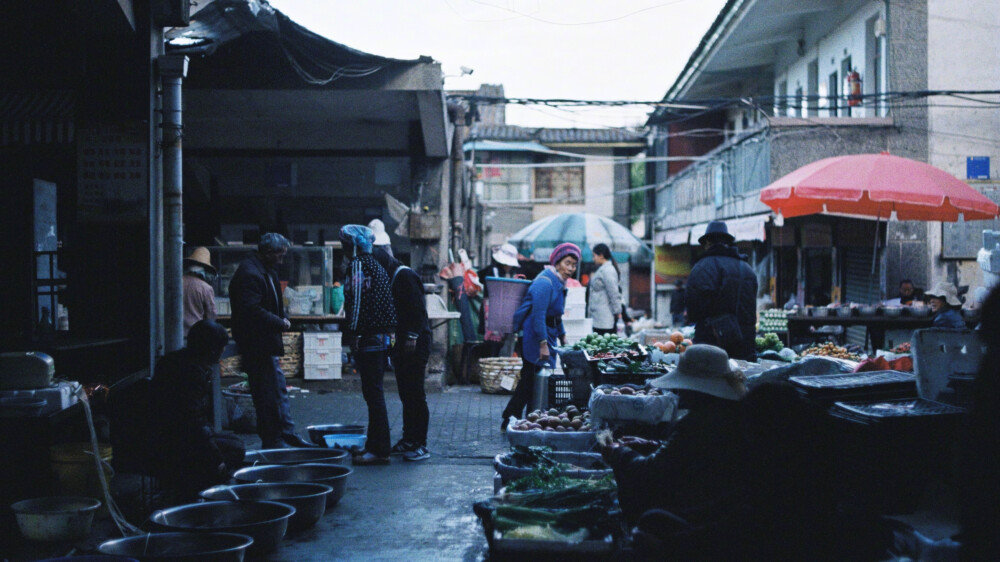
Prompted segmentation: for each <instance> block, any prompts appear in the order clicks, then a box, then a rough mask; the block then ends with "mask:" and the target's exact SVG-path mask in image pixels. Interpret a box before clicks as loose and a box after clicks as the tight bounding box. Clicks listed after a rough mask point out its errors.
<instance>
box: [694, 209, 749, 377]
mask: <svg viewBox="0 0 1000 562" xmlns="http://www.w3.org/2000/svg"><path fill="white" fill-rule="evenodd" d="M735 240H736V239H735V238H733V236H732V235H731V234H729V229H728V228H726V223H724V222H722V221H712V222H710V223H709V224H708V228H707V229H706V230H705V234H704V235H703V236H702V237H701V238H699V239H698V243H699V244H701V245H702V246H703V247H704V248H705V255H704V256H702V258H701V259H700V260H698V263H696V264H695V266H694V267H693V268H692V269H691V275H690V276H688V284H687V295H686V297H687V299H686V300H687V316H688V321H690V322H693V323H694V324H695V331H694V343H707V344H711V345H717V346H719V347H721V348H723V349H725V350H726V352H727V353H729V356H730V357H732V358H734V359H746V360H749V361H752V360H754V358H755V353H756V349H755V346H754V336H755V333H756V328H755V327H756V324H757V276H756V275H754V272H753V269H751V268H750V266H749V265H748V264H747V263H746V261H744V256H742V255H740V253H739V251H738V250H737V249H736V248H735V247H734V246H733V245H732V244H733V242H735ZM727 314H732V315H735V317H736V323H737V324H738V325H739V330H740V332H741V333H740V334H737V335H736V336H742V337H734V338H732V340H728V341H721V342H720V341H719V340H718V338H717V337H716V330H715V329H713V327H712V325H711V324H713V323H718V322H719V320H720V319H721V318H722V317H723V316H724V315H727Z"/></svg>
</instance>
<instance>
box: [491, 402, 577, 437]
mask: <svg viewBox="0 0 1000 562" xmlns="http://www.w3.org/2000/svg"><path fill="white" fill-rule="evenodd" d="M511 428H513V429H515V430H517V431H529V430H532V429H539V430H542V431H561V432H565V431H590V430H591V425H590V412H588V411H587V410H581V409H579V408H577V407H576V406H574V405H572V404H570V405H568V406H566V407H565V408H563V409H562V410H559V409H556V408H549V409H548V410H546V411H543V410H535V411H534V412H530V413H528V415H527V416H525V418H524V419H522V420H517V421H515V422H514V423H513V424H511Z"/></svg>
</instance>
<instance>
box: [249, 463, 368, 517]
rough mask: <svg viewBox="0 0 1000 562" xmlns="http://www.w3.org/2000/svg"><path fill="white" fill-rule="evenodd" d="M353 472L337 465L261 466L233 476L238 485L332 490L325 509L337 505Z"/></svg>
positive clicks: (252, 467)
mask: <svg viewBox="0 0 1000 562" xmlns="http://www.w3.org/2000/svg"><path fill="white" fill-rule="evenodd" d="M351 472H353V470H351V469H350V468H348V467H346V466H340V465H337V464H318V463H307V464H292V465H262V466H251V467H248V468H241V469H240V470H237V471H236V472H235V473H234V474H233V478H235V479H236V481H237V482H240V483H253V482H314V483H316V484H326V485H327V486H330V487H331V488H333V493H331V494H330V495H328V496H327V497H326V508H327V509H328V510H329V509H330V508H331V507H333V506H335V505H337V502H339V501H340V498H342V497H343V496H344V491H345V490H346V489H347V477H348V475H350V474H351Z"/></svg>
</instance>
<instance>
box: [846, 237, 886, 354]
mask: <svg viewBox="0 0 1000 562" xmlns="http://www.w3.org/2000/svg"><path fill="white" fill-rule="evenodd" d="M873 251H874V248H867V247H863V246H847V247H844V248H841V249H840V252H841V255H843V256H844V262H843V263H844V270H843V272H844V276H843V279H844V291H843V295H844V296H843V299H842V302H844V303H845V304H846V303H857V304H874V303H877V302H878V294H879V286H880V283H879V280H878V275H879V271H878V269H877V268H878V264H876V271H875V279H872V252H873ZM847 342H848V343H856V344H858V345H864V343H865V329H864V328H863V327H860V326H853V327H850V328H848V329H847Z"/></svg>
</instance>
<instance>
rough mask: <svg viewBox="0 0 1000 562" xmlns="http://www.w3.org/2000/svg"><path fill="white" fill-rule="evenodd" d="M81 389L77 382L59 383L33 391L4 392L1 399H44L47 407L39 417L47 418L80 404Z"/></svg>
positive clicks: (1, 392)
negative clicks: (78, 392) (78, 393)
mask: <svg viewBox="0 0 1000 562" xmlns="http://www.w3.org/2000/svg"><path fill="white" fill-rule="evenodd" d="M79 388H80V383H78V382H76V381H59V382H54V383H52V386H49V387H47V388H35V389H31V390H3V391H0V398H13V397H32V398H44V399H45V407H44V408H42V411H41V412H40V413H39V415H42V416H47V415H49V414H51V413H54V412H58V411H60V410H65V409H66V408H69V407H70V406H72V405H73V404H76V403H77V402H79V400H80V399H79V398H78V397H77V395H76V393H77V390H79Z"/></svg>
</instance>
